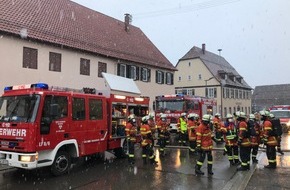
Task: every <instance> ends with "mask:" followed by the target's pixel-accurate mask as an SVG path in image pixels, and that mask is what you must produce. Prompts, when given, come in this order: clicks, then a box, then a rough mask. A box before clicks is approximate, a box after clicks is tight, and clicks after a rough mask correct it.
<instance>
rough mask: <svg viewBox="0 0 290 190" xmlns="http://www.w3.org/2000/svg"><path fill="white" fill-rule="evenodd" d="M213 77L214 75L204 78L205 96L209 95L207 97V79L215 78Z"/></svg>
mask: <svg viewBox="0 0 290 190" xmlns="http://www.w3.org/2000/svg"><path fill="white" fill-rule="evenodd" d="M213 78H214V77H210V78H208V79H206V80H204V81H205V97H207V98H208V91H207V81H210V80H211V79H213Z"/></svg>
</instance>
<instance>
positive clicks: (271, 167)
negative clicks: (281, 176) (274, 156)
mask: <svg viewBox="0 0 290 190" xmlns="http://www.w3.org/2000/svg"><path fill="white" fill-rule="evenodd" d="M264 168H268V169H275V168H276V164H274V163H269V165H267V166H264Z"/></svg>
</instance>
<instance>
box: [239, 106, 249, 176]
mask: <svg viewBox="0 0 290 190" xmlns="http://www.w3.org/2000/svg"><path fill="white" fill-rule="evenodd" d="M236 115H237V121H238V127H237V128H238V129H239V134H238V145H239V146H240V158H241V161H242V163H241V167H239V168H237V171H245V170H249V169H250V160H251V141H250V134H249V132H248V125H247V122H246V114H245V113H244V112H239V113H236Z"/></svg>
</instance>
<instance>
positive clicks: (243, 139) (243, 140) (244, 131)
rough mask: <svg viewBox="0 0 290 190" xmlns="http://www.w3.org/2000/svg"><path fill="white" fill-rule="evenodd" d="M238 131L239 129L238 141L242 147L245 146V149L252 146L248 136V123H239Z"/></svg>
mask: <svg viewBox="0 0 290 190" xmlns="http://www.w3.org/2000/svg"><path fill="white" fill-rule="evenodd" d="M238 129H239V134H238V137H239V139H238V141H239V144H240V146H243V147H249V146H251V141H250V134H248V125H247V123H246V122H245V121H240V122H238Z"/></svg>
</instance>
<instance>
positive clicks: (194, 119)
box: [187, 113, 199, 154]
mask: <svg viewBox="0 0 290 190" xmlns="http://www.w3.org/2000/svg"><path fill="white" fill-rule="evenodd" d="M198 118H199V117H198V115H197V114H195V113H190V114H188V116H187V128H188V141H189V153H190V154H194V153H195V149H196V129H197V127H198V125H199V123H198Z"/></svg>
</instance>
